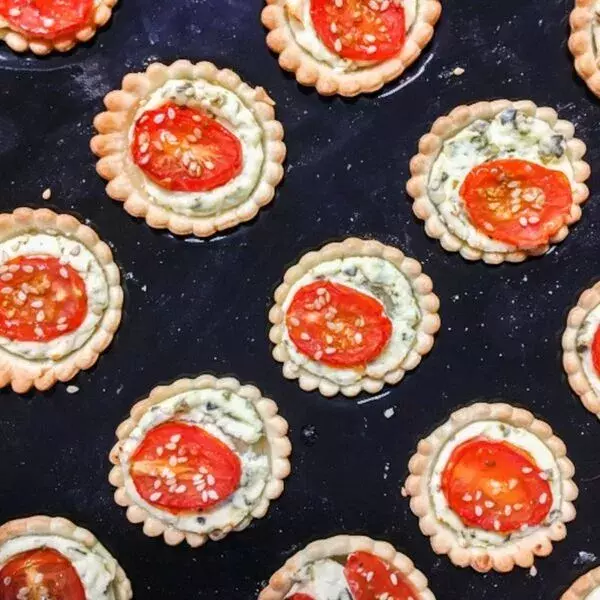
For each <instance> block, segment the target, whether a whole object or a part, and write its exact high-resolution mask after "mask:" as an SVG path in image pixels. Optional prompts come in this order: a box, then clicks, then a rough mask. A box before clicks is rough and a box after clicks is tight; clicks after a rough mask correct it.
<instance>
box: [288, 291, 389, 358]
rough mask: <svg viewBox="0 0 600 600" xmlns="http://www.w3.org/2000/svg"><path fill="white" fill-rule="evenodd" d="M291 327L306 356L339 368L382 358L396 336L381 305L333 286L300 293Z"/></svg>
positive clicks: (294, 302)
mask: <svg viewBox="0 0 600 600" xmlns="http://www.w3.org/2000/svg"><path fill="white" fill-rule="evenodd" d="M286 325H287V328H288V331H289V334H290V338H291V340H292V342H294V344H295V345H296V347H297V348H298V350H299V351H300V352H302V354H305V355H306V356H309V357H310V358H312V359H313V360H317V361H319V362H322V363H325V364H327V365H332V366H335V367H361V366H364V365H365V364H366V363H367V362H369V361H370V360H373V359H374V358H377V356H379V354H381V351H382V350H383V349H384V348H385V346H386V344H387V343H388V341H389V339H390V336H391V335H392V322H391V321H390V319H389V318H388V317H387V316H386V314H385V309H384V307H383V305H382V304H381V302H379V301H378V300H376V299H375V298H373V297H371V296H368V295H367V294H363V293H362V292H359V291H358V290H355V289H354V288H351V287H348V286H345V285H342V284H340V283H333V282H331V281H314V282H313V283H309V284H308V285H306V286H304V287H303V288H300V289H299V290H298V291H297V292H296V295H295V296H294V298H293V299H292V302H291V304H290V307H289V309H288V311H287V315H286Z"/></svg>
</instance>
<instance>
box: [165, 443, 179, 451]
mask: <svg viewBox="0 0 600 600" xmlns="http://www.w3.org/2000/svg"><path fill="white" fill-rule="evenodd" d="M165 448H166V449H167V450H175V448H177V446H176V445H175V444H174V443H173V442H169V443H168V444H165Z"/></svg>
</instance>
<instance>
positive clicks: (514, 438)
mask: <svg viewBox="0 0 600 600" xmlns="http://www.w3.org/2000/svg"><path fill="white" fill-rule="evenodd" d="M479 436H482V437H485V438H487V439H489V440H499V441H505V442H508V443H509V444H512V445H513V446H516V447H518V448H522V449H523V450H525V451H527V452H528V453H529V454H530V455H531V456H532V457H533V460H534V461H535V463H536V465H537V467H538V468H539V469H540V470H541V471H544V472H545V473H546V475H547V476H548V483H549V485H550V489H551V491H552V504H551V506H550V511H549V513H548V516H547V518H546V521H545V522H544V523H543V524H542V525H541V526H545V525H548V524H549V523H551V522H553V521H554V520H556V519H557V518H558V517H560V510H561V503H562V479H561V476H560V470H559V468H558V465H557V463H556V459H555V458H554V455H553V454H552V451H551V450H550V449H549V448H548V446H546V444H544V442H542V440H540V439H539V438H538V437H537V436H536V435H534V434H533V433H531V432H530V431H527V430H526V429H522V428H520V427H514V426H512V425H509V424H507V423H503V422H500V421H493V420H489V421H477V422H475V423H471V424H469V425H467V426H466V427H464V428H463V429H460V430H459V431H457V432H456V433H455V434H454V435H453V436H452V437H451V438H450V439H449V440H448V441H447V442H446V443H445V444H444V445H443V446H442V448H441V450H440V452H439V454H438V456H437V458H436V460H435V462H434V463H433V468H432V470H431V472H430V475H429V496H430V499H431V503H432V506H433V509H434V511H435V515H436V517H437V519H438V520H439V521H440V522H441V523H443V524H445V525H446V526H447V527H449V528H450V529H451V530H453V531H454V533H455V534H456V535H457V536H458V539H459V542H460V543H461V545H463V546H465V547H467V546H477V547H485V546H501V545H502V544H504V543H506V542H507V540H509V539H518V538H522V537H526V536H527V535H530V534H531V533H533V532H534V531H536V530H537V529H538V528H539V526H535V527H528V528H526V529H524V530H522V531H518V532H514V533H512V534H502V533H496V532H494V531H486V530H483V529H480V528H477V527H469V526H467V525H465V524H464V523H463V522H462V520H461V519H460V517H459V516H458V515H457V514H456V513H455V512H454V511H453V510H452V509H451V508H450V506H449V505H448V501H447V499H446V496H445V494H444V493H443V491H442V485H441V483H442V475H443V472H444V469H445V467H446V465H447V463H448V460H449V459H450V456H451V455H452V452H454V450H455V449H456V448H457V447H458V446H460V445H461V444H462V443H463V442H466V441H467V440H470V439H473V438H476V437H479Z"/></svg>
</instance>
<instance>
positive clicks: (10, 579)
mask: <svg viewBox="0 0 600 600" xmlns="http://www.w3.org/2000/svg"><path fill="white" fill-rule="evenodd" d="M23 590H25V591H23ZM16 598H26V599H27V600H85V598H86V595H85V591H84V589H83V585H82V583H81V580H80V579H79V575H78V574H77V571H76V570H75V569H74V567H73V565H72V564H71V561H70V560H69V559H67V558H66V557H64V556H63V555H62V554H60V552H57V551H56V550H53V549H51V548H39V549H36V550H28V551H27V552H22V553H21V554H17V555H16V556H14V557H13V558H11V559H10V560H9V561H8V562H7V563H6V564H5V565H4V566H3V567H2V569H1V570H0V600H15V599H16Z"/></svg>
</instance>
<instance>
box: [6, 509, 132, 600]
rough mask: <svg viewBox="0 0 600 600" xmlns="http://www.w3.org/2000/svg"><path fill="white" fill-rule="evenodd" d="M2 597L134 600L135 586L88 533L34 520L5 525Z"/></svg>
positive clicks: (57, 521)
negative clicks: (133, 587)
mask: <svg viewBox="0 0 600 600" xmlns="http://www.w3.org/2000/svg"><path fill="white" fill-rule="evenodd" d="M0 598H2V599H5V600H15V599H16V600H33V599H34V598H40V599H44V598H48V599H50V598H65V599H68V600H130V598H132V591H131V583H130V582H129V579H127V576H126V575H125V573H124V572H123V569H121V567H120V566H119V564H118V563H117V561H116V560H115V559H114V558H113V557H112V556H111V555H110V554H109V553H108V551H107V550H106V548H104V546H102V544H100V542H99V541H98V540H97V539H96V538H95V537H94V536H93V535H92V534H91V533H90V532H89V531H87V530H86V529H83V528H81V527H78V526H77V525H75V524H74V523H71V521H68V520H67V519H63V518H60V517H46V516H35V517H27V518H24V519H17V520H15V521H9V522H8V523H5V524H4V525H2V526H1V527H0Z"/></svg>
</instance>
